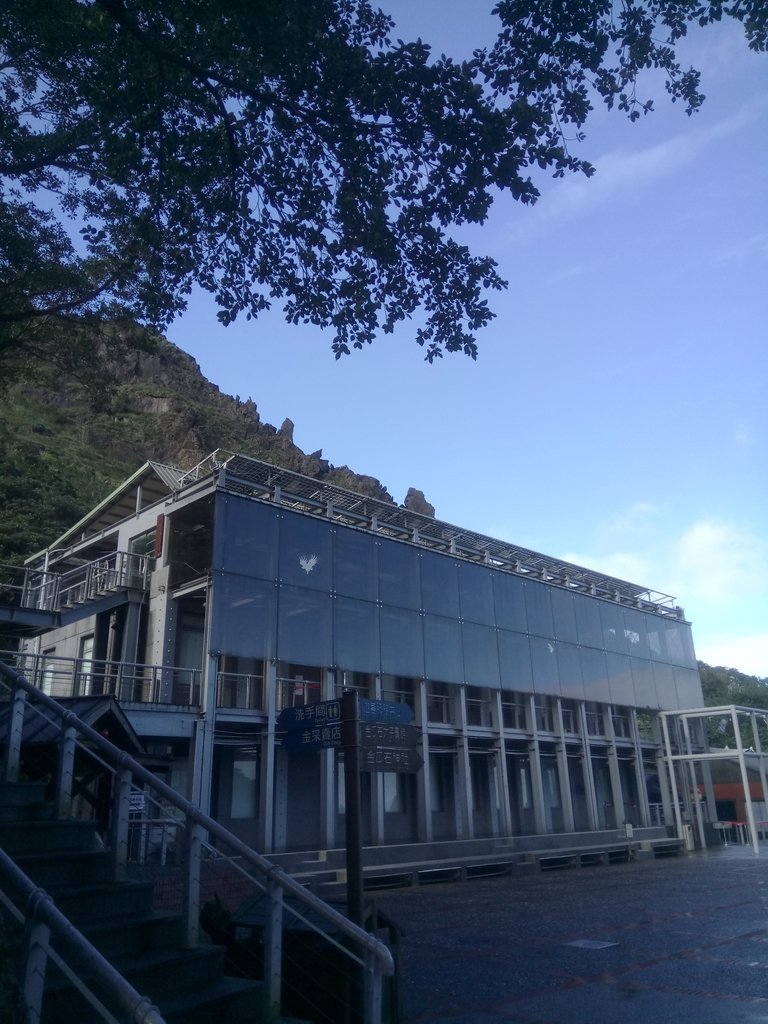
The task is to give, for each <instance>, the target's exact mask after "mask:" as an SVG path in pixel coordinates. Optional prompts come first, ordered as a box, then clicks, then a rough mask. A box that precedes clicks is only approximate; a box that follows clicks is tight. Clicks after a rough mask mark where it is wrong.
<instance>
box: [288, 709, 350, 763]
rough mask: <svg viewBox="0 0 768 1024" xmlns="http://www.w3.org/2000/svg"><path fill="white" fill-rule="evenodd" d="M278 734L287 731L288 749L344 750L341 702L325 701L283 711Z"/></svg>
mask: <svg viewBox="0 0 768 1024" xmlns="http://www.w3.org/2000/svg"><path fill="white" fill-rule="evenodd" d="M277 729H278V732H285V736H284V737H283V746H284V747H285V749H286V750H305V751H309V750H328V749H329V748H331V747H341V701H339V700H323V701H320V702H319V703H317V704H305V705H304V706H303V707H300V708H283V710H282V711H281V712H280V714H279V715H278V716H277Z"/></svg>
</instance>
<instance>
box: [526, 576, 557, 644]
mask: <svg viewBox="0 0 768 1024" xmlns="http://www.w3.org/2000/svg"><path fill="white" fill-rule="evenodd" d="M549 591H550V588H549V587H548V586H547V584H546V583H531V582H529V583H527V584H526V587H525V609H526V612H527V614H528V631H529V632H530V633H535V634H536V635H537V636H547V637H553V636H554V635H555V627H554V623H553V621H552V602H551V601H550V599H549Z"/></svg>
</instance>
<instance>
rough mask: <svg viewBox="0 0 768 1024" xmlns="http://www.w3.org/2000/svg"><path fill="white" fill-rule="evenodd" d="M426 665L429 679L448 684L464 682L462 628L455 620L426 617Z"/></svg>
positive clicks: (432, 616)
mask: <svg viewBox="0 0 768 1024" xmlns="http://www.w3.org/2000/svg"><path fill="white" fill-rule="evenodd" d="M424 664H425V669H426V675H427V679H441V680H443V681H444V682H446V683H461V682H463V680H464V658H463V657H462V652H461V627H460V626H459V623H458V622H457V621H456V620H455V619H443V618H438V616H436V615H425V616H424Z"/></svg>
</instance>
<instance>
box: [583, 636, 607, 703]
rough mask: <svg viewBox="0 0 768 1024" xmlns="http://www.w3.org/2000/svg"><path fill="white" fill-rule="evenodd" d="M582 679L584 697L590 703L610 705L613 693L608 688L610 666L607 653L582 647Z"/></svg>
mask: <svg viewBox="0 0 768 1024" xmlns="http://www.w3.org/2000/svg"><path fill="white" fill-rule="evenodd" d="M579 654H580V656H581V678H582V680H583V681H584V695H585V697H586V698H587V700H589V701H598V702H600V703H608V701H610V699H611V691H610V689H609V687H608V666H607V665H606V662H605V652H604V651H598V650H596V649H595V648H594V647H580V648H579Z"/></svg>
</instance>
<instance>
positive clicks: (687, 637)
mask: <svg viewBox="0 0 768 1024" xmlns="http://www.w3.org/2000/svg"><path fill="white" fill-rule="evenodd" d="M664 634H665V638H666V642H667V653H668V654H669V660H670V661H671V662H672V663H673V664H674V665H684V666H686V667H687V668H695V666H696V657H695V655H694V653H693V640H692V639H691V627H690V626H689V625H688V623H687V622H682V621H680V620H678V619H666V620H665V621H664ZM687 706H688V705H686V707H687Z"/></svg>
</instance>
